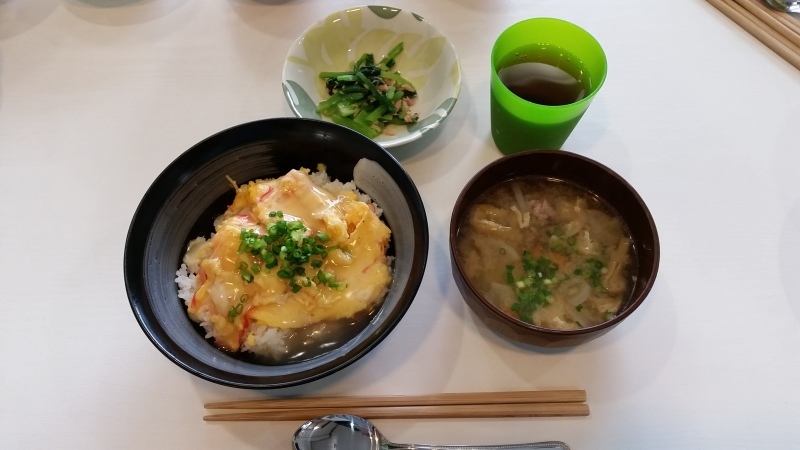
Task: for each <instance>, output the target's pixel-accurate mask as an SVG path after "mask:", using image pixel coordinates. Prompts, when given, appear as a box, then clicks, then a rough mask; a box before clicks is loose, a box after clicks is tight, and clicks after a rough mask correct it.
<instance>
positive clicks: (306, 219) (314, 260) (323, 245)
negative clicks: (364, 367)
mask: <svg viewBox="0 0 800 450" xmlns="http://www.w3.org/2000/svg"><path fill="white" fill-rule="evenodd" d="M233 184H234V187H235V190H236V197H235V198H234V200H233V202H232V203H231V204H230V206H229V207H228V209H227V210H226V211H225V213H224V214H222V215H221V216H219V217H218V218H217V219H216V220H215V221H214V229H215V232H214V233H212V234H211V235H210V236H209V238H208V239H206V238H205V237H202V236H201V237H198V238H195V239H193V240H191V241H190V242H189V244H188V245H187V248H186V253H185V254H184V257H183V262H182V264H181V266H180V268H179V270H178V271H177V273H176V278H175V282H176V284H177V288H178V297H179V298H180V299H181V300H183V302H184V303H185V305H186V308H187V312H188V314H189V317H190V318H191V319H192V320H193V321H194V322H195V323H197V324H199V326H200V327H202V329H203V331H204V333H205V337H206V338H208V339H211V340H213V341H214V343H215V345H216V346H217V347H219V348H221V349H223V350H227V351H230V352H237V353H239V352H247V353H250V354H253V355H256V360H257V361H258V362H260V363H267V364H282V363H288V362H296V361H302V360H307V359H310V358H313V357H315V356H317V355H319V354H321V353H323V352H325V351H328V350H331V349H332V348H335V347H337V346H339V345H341V344H342V343H343V342H346V341H347V340H348V339H349V338H350V337H352V336H354V335H355V334H356V333H358V332H359V331H360V330H361V329H362V328H363V326H364V325H365V324H366V322H368V321H369V319H370V317H371V315H372V314H373V313H374V312H375V310H376V309H377V307H378V306H379V305H380V303H381V301H382V299H383V297H384V296H385V294H386V291H387V289H388V286H389V284H390V282H391V279H392V269H391V262H392V258H391V257H390V256H388V254H387V250H388V248H389V239H390V236H391V232H390V230H389V228H388V227H387V226H386V225H385V224H384V223H383V221H382V220H381V219H380V215H381V210H380V208H378V207H377V205H375V204H374V203H373V202H372V200H371V199H370V198H369V196H367V195H366V194H363V193H361V192H359V191H358V190H357V189H356V186H355V183H354V182H347V183H342V182H340V181H338V180H331V179H330V178H329V177H328V175H327V173H326V172H325V168H324V167H323V166H320V167H318V170H317V172H313V173H312V172H310V171H309V170H308V169H300V170H292V171H290V172H289V173H287V174H286V175H284V176H282V177H279V178H275V179H268V180H256V181H251V182H249V183H247V184H245V185H241V186H236V185H235V183H233Z"/></svg>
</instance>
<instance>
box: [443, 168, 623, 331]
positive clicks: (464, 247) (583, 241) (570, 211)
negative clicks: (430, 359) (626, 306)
mask: <svg viewBox="0 0 800 450" xmlns="http://www.w3.org/2000/svg"><path fill="white" fill-rule="evenodd" d="M457 242H458V249H457V250H458V252H457V254H458V257H459V259H460V261H461V263H462V266H463V268H464V271H465V272H466V277H467V278H468V279H469V281H470V282H471V283H472V285H473V286H474V287H475V288H476V289H477V290H478V291H480V293H481V294H482V295H483V296H484V297H485V298H487V299H488V300H490V301H491V302H492V303H494V304H495V305H496V306H497V307H498V308H499V309H500V310H502V311H504V312H505V313H507V314H508V315H510V316H512V317H515V318H518V319H520V320H522V321H524V322H528V323H531V324H534V325H537V326H541V327H545V328H552V329H558V330H572V329H579V328H584V327H589V326H593V325H597V324H600V323H603V322H605V321H607V320H610V319H611V318H613V317H614V316H615V315H616V314H617V312H618V311H619V309H620V307H621V306H622V305H623V303H624V302H625V301H626V300H627V299H628V297H629V296H630V291H631V289H632V287H633V284H634V281H635V280H634V279H633V277H632V275H631V274H634V273H635V268H636V264H637V261H636V254H635V251H634V248H633V246H632V244H631V239H630V233H629V232H628V229H627V226H626V225H625V223H624V222H623V221H622V220H621V219H620V217H619V215H618V214H616V213H615V212H614V210H613V209H612V208H610V207H609V206H608V205H607V204H605V203H604V202H603V201H602V200H600V199H598V198H597V197H596V196H594V195H593V194H591V193H590V192H588V191H586V190H585V189H583V188H580V187H578V186H575V185H573V184H569V183H566V182H562V181H555V180H551V179H546V178H540V177H530V178H518V179H514V180H510V181H506V182H504V183H502V184H500V185H498V186H496V187H494V188H493V189H491V190H489V191H487V192H486V193H484V194H483V195H482V196H481V197H479V198H478V199H477V200H476V201H475V202H474V203H473V204H472V205H471V206H470V208H469V211H468V212H467V214H466V216H465V219H464V222H463V223H462V224H460V227H459V231H458V240H457Z"/></svg>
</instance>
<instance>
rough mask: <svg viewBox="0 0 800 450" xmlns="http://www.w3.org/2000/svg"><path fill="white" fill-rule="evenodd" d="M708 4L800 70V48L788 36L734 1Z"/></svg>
mask: <svg viewBox="0 0 800 450" xmlns="http://www.w3.org/2000/svg"><path fill="white" fill-rule="evenodd" d="M708 2H709V3H711V4H712V5H713V6H714V7H715V8H717V9H718V10H720V12H722V13H723V14H725V15H726V16H728V17H729V18H730V19H731V20H733V21H734V22H736V23H737V24H738V25H739V26H740V27H742V28H744V29H745V30H746V31H747V32H748V33H750V34H752V35H753V36H754V37H755V38H756V39H758V40H759V41H761V42H762V43H763V44H764V45H766V46H767V47H769V48H770V49H771V50H772V51H774V52H775V53H777V54H778V55H779V56H780V57H781V58H783V59H785V60H786V61H787V62H788V63H789V64H791V65H793V66H794V67H796V68H797V69H800V47H799V46H797V45H795V44H793V43H792V42H791V41H790V40H789V39H787V38H786V36H784V35H783V34H781V33H779V32H778V31H776V30H775V29H773V28H771V27H770V26H769V25H767V24H766V23H764V22H763V21H761V20H759V18H757V17H756V16H754V15H753V14H752V13H751V12H749V11H748V10H747V9H745V8H743V7H742V6H741V5H739V4H737V3H736V2H735V1H734V0H708Z"/></svg>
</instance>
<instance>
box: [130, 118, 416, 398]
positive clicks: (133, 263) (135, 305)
mask: <svg viewBox="0 0 800 450" xmlns="http://www.w3.org/2000/svg"><path fill="white" fill-rule="evenodd" d="M289 124H293V125H296V126H304V125H303V124H309V125H310V126H312V127H317V128H321V129H322V130H325V131H329V132H338V133H345V134H347V135H350V136H349V137H350V139H361V140H363V141H364V142H365V143H367V142H368V143H369V145H370V146H371V147H373V148H375V150H376V153H377V155H380V159H383V160H384V161H392V162H393V163H392V164H393V165H394V167H393V168H392V169H391V170H392V177H393V178H394V177H395V176H401V177H402V178H401V180H399V181H398V185H400V186H402V187H403V195H404V198H405V200H406V201H407V202H408V204H409V209H410V210H411V212H412V215H413V216H414V217H415V218H416V220H415V222H414V223H413V224H412V225H413V226H414V231H415V233H414V235H415V241H414V244H415V245H414V248H415V261H414V263H413V264H412V265H411V268H410V274H409V276H408V283H406V284H405V285H403V286H402V290H403V291H402V294H403V295H402V296H401V297H402V298H404V299H406V300H405V301H399V302H398V303H397V304H396V305H395V307H394V309H392V310H391V311H390V312H389V313H388V317H387V318H386V320H385V321H384V323H382V324H381V325H380V326H379V327H377V328H376V329H375V330H374V331H376V332H377V333H374V334H372V335H370V336H369V337H368V338H365V339H364V340H363V341H362V342H359V343H358V344H357V345H355V346H354V347H353V348H352V349H350V350H349V351H348V352H346V353H343V354H342V355H341V356H339V357H336V358H334V359H332V360H331V361H329V362H327V363H325V364H322V365H319V366H314V367H312V368H310V369H308V370H305V371H303V372H297V373H293V374H288V375H246V374H231V373H230V372H226V371H224V370H222V369H220V368H218V367H215V366H212V365H208V364H206V363H205V362H203V361H201V360H200V359H198V358H196V357H195V356H193V355H192V354H190V353H189V352H187V351H186V350H184V349H183V348H182V347H181V346H180V345H179V344H177V343H176V342H174V340H173V339H172V338H171V337H170V336H169V335H168V334H167V332H166V331H165V329H166V328H165V324H164V323H162V321H161V320H159V317H158V316H157V315H156V314H155V312H154V310H153V307H152V305H151V303H152V301H154V299H153V298H151V296H150V295H149V292H148V289H147V287H146V276H145V273H144V272H145V270H144V267H145V266H146V265H147V264H148V261H146V260H145V253H146V247H147V245H146V244H147V242H148V241H149V237H150V236H151V233H152V228H151V225H150V224H151V223H152V219H153V218H155V217H157V216H158V215H159V214H160V213H161V210H162V209H163V207H164V202H165V201H166V199H168V198H169V197H170V196H171V195H172V193H173V192H174V191H173V189H175V188H177V187H178V186H180V185H181V184H182V183H183V181H170V180H169V179H170V178H173V177H174V175H175V173H176V172H183V171H190V172H194V171H196V170H197V169H198V168H199V167H203V166H205V165H206V164H208V163H210V162H213V161H214V160H215V159H216V158H217V157H220V156H222V155H223V154H225V152H230V151H235V150H237V149H241V148H243V147H245V146H246V144H245V145H235V146H230V147H228V148H226V149H225V151H223V152H222V153H213V152H211V151H209V149H208V148H207V147H210V146H213V145H212V144H213V143H215V142H217V141H219V140H220V139H222V138H225V137H226V136H228V135H229V134H232V133H237V132H239V131H240V130H249V129H251V128H252V129H258V128H260V127H263V128H265V129H266V128H267V127H265V125H269V126H273V127H278V128H281V127H283V126H285V125H289ZM262 138H264V136H263V135H262ZM267 138H268V137H267ZM250 142H253V141H252V140H250ZM196 155H201V156H202V158H201V161H200V162H199V163H198V161H195V160H194V159H193V157H194V156H196ZM182 167H184V168H185V169H181V168H182ZM384 168H385V167H384ZM165 184H166V185H167V186H169V185H171V184H174V186H173V188H172V189H169V190H167V191H164V190H163V189H162V187H163V186H164V185H165ZM213 200H214V199H209V201H213ZM154 201H155V202H156V204H157V207H155V208H152V207H151V206H150V205H152V204H153V202H154ZM428 248H429V229H428V222H427V214H426V211H425V208H424V204H423V202H422V198H421V196H420V194H419V191H418V189H417V187H416V185H415V183H414V182H413V179H412V178H411V176H410V175H409V174H408V173H407V172H406V171H405V168H404V167H403V166H402V164H400V162H399V161H398V160H397V159H396V158H395V157H394V156H393V155H391V154H390V153H389V152H388V151H387V150H386V149H384V148H382V147H381V146H380V145H378V144H377V143H375V142H374V141H372V140H371V139H369V138H367V137H366V136H363V135H361V134H359V133H357V132H355V131H353V130H351V129H349V128H347V127H344V126H341V125H338V124H335V123H332V122H325V121H320V120H315V119H306V118H294V117H285V118H284V117H279V118H270V119H261V120H256V121H251V122H246V123H242V124H238V125H234V126H231V127H228V128H226V129H224V130H222V131H218V132H216V133H214V134H212V135H210V136H208V137H206V138H204V139H202V140H201V141H199V142H197V143H196V144H194V145H192V146H191V147H189V148H188V149H187V150H185V151H184V152H183V153H181V154H180V155H178V156H177V157H176V158H174V159H173V160H172V161H171V162H170V163H169V164H168V165H167V167H166V168H164V169H163V170H162V171H161V172H160V173H159V175H158V176H157V177H156V178H155V179H154V181H153V182H152V183H151V184H150V186H149V187H148V188H147V190H146V192H145V194H144V195H143V196H142V198H141V200H140V201H139V203H138V205H137V207H136V210H135V212H134V214H133V216H132V218H131V222H130V225H129V227H128V232H127V234H126V240H125V246H124V252H123V275H124V283H125V290H126V295H127V297H128V303H129V305H130V307H131V310H132V312H133V314H134V317H135V318H136V321H137V323H138V324H139V327H140V328H141V329H142V331H143V332H144V334H145V336H147V338H148V339H149V340H150V342H151V343H152V344H153V345H154V346H155V347H156V348H157V349H158V350H159V351H160V352H161V353H162V354H163V355H164V356H166V357H167V358H168V359H169V360H170V361H172V362H173V363H175V364H176V365H178V366H179V367H181V368H182V369H184V370H185V371H187V372H189V373H191V374H193V375H195V376H197V377H199V378H202V379H205V380H207V381H211V382H214V383H217V384H221V385H225V386H230V387H237V388H246V389H273V388H282V387H289V386H295V385H299V384H304V383H308V382H311V381H314V380H317V379H320V378H323V377H326V376H328V375H331V374H332V373H335V372H338V371H340V370H342V369H344V368H345V367H347V366H349V365H351V364H352V363H354V362H356V361H357V360H359V359H360V358H362V357H363V356H364V355H366V354H367V353H369V352H370V351H371V350H373V349H374V348H375V347H377V346H378V344H380V343H381V342H382V341H383V340H384V339H385V338H386V337H387V336H388V335H389V334H390V333H391V331H392V330H393V329H394V328H395V327H396V326H397V325H398V324H399V322H400V321H401V320H402V318H403V317H404V315H405V313H406V312H407V311H408V309H409V308H410V306H411V303H412V302H413V300H414V298H415V297H416V294H417V293H418V291H419V288H420V286H421V284H422V280H423V278H424V273H425V268H426V265H427V258H428ZM170 282H172V281H171V280H170ZM176 292H177V291H176ZM217 350H218V349H217ZM334 351H335V350H334ZM242 380H244V381H242Z"/></svg>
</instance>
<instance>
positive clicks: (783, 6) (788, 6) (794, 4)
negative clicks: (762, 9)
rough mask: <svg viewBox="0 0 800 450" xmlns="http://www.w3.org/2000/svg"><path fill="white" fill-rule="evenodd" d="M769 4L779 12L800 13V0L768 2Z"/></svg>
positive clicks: (768, 0) (770, 0)
mask: <svg viewBox="0 0 800 450" xmlns="http://www.w3.org/2000/svg"><path fill="white" fill-rule="evenodd" d="M767 4H768V5H769V6H772V7H773V8H775V9H777V10H778V11H785V12H791V13H800V1H798V0H767Z"/></svg>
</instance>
